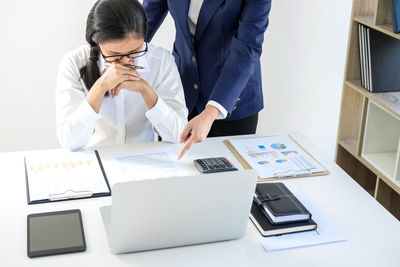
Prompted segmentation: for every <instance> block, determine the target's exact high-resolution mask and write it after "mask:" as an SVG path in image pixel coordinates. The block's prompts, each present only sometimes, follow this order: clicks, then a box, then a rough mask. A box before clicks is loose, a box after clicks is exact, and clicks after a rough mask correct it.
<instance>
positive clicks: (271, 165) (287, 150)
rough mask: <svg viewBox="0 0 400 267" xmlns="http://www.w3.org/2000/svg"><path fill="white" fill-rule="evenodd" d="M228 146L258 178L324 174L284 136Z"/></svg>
mask: <svg viewBox="0 0 400 267" xmlns="http://www.w3.org/2000/svg"><path fill="white" fill-rule="evenodd" d="M229 142H230V143H231V145H232V146H233V147H234V148H235V149H236V151H237V152H238V153H239V154H240V155H241V156H242V158H243V159H244V160H245V161H246V162H247V163H248V164H249V165H250V166H251V168H253V169H256V170H258V173H259V176H260V177H262V178H272V177H289V176H299V175H311V174H312V173H319V172H324V171H326V169H325V168H324V167H323V166H321V165H320V164H319V163H318V162H317V161H316V160H314V159H313V158H312V157H311V156H310V155H309V154H308V153H306V152H305V151H304V150H303V149H302V148H301V147H300V146H299V145H297V144H296V142H295V141H294V140H293V139H292V138H291V137H290V136H288V135H279V136H269V137H255V138H245V139H231V140H229Z"/></svg>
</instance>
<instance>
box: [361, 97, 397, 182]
mask: <svg viewBox="0 0 400 267" xmlns="http://www.w3.org/2000/svg"><path fill="white" fill-rule="evenodd" d="M399 137H400V120H399V119H398V118H396V117H395V116H393V115H392V114H390V113H388V112H387V111H385V110H384V109H383V108H381V107H380V106H378V105H377V104H376V103H374V102H372V101H369V102H368V109H367V114H366V120H365V129H364V140H363V146H362V151H361V157H362V158H363V159H364V160H365V161H366V162H368V163H369V164H371V165H372V166H373V167H374V168H375V169H376V170H377V171H379V172H380V173H382V174H383V175H384V176H386V177H387V178H389V179H392V180H396V179H397V178H398V174H399V171H398V164H399Z"/></svg>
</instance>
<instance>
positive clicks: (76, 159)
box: [25, 150, 110, 204]
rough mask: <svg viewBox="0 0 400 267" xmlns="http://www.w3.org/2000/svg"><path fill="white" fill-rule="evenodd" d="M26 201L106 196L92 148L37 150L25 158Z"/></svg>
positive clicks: (105, 179)
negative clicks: (90, 149) (82, 149)
mask: <svg viewBox="0 0 400 267" xmlns="http://www.w3.org/2000/svg"><path fill="white" fill-rule="evenodd" d="M25 167H26V181H27V193H28V203H30V204H32V203H41V202H48V201H57V200H65V199H76V198H84V197H91V196H96V195H99V194H100V195H110V189H109V186H108V183H107V178H106V177H105V175H104V173H103V170H102V168H101V165H100V162H99V160H98V158H97V154H96V152H95V151H82V152H68V151H65V150H55V151H51V152H49V151H38V152H33V153H30V154H29V155H27V156H26V157H25Z"/></svg>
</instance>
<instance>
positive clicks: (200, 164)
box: [193, 157, 238, 173]
mask: <svg viewBox="0 0 400 267" xmlns="http://www.w3.org/2000/svg"><path fill="white" fill-rule="evenodd" d="M193 162H194V165H196V167H197V169H199V171H200V172H201V173H215V172H229V171H237V170H238V169H236V168H235V167H233V165H232V163H230V161H229V160H227V159H226V158H224V157H221V158H206V159H195V160H194V161H193Z"/></svg>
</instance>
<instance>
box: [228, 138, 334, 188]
mask: <svg viewBox="0 0 400 267" xmlns="http://www.w3.org/2000/svg"><path fill="white" fill-rule="evenodd" d="M284 136H287V137H289V138H290V139H291V140H292V141H293V142H294V143H295V144H296V145H297V146H298V147H299V149H301V150H302V151H303V152H304V153H306V154H307V155H308V156H309V157H310V158H312V160H314V161H315V162H316V163H317V164H319V165H320V166H321V168H322V169H323V170H322V171H318V172H313V171H312V170H311V169H307V168H304V169H300V170H296V171H292V170H288V171H282V172H279V171H278V172H277V173H275V175H272V176H269V177H261V176H262V175H259V176H258V180H257V182H259V183H260V182H261V183H262V182H268V181H277V180H281V179H292V178H303V177H312V176H320V175H328V174H329V173H330V172H329V170H328V169H326V168H325V167H324V166H323V165H322V164H321V163H320V162H319V161H318V160H317V159H315V158H314V157H313V156H312V155H311V154H310V153H309V152H308V151H307V150H306V149H304V148H303V147H302V146H301V145H300V144H299V143H298V142H297V141H296V140H295V139H294V138H293V137H291V136H290V135H284ZM269 137H279V136H256V137H252V138H243V139H241V140H247V139H257V138H269ZM235 140H240V139H235ZM223 142H224V144H225V145H226V146H227V147H228V149H229V150H230V151H231V152H232V154H233V155H234V156H235V157H236V158H237V160H238V161H239V162H240V163H241V164H242V166H243V167H244V168H245V169H253V168H252V167H251V165H250V164H249V163H248V162H247V161H246V159H245V158H244V157H243V156H242V155H241V154H240V153H239V151H237V150H236V148H235V147H234V146H233V145H232V144H231V142H230V140H224V141H223Z"/></svg>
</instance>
